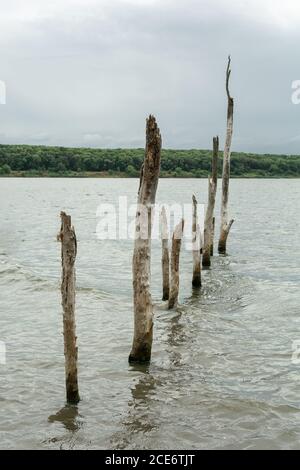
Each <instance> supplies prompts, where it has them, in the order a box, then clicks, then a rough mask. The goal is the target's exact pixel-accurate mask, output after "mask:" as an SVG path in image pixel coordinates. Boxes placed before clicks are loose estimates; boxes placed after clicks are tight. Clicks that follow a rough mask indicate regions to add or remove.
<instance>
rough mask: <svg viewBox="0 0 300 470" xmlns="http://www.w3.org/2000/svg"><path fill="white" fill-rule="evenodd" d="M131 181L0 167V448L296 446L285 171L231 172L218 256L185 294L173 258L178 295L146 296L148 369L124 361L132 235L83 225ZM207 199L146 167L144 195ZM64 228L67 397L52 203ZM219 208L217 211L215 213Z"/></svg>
mask: <svg viewBox="0 0 300 470" xmlns="http://www.w3.org/2000/svg"><path fill="white" fill-rule="evenodd" d="M137 185H138V181H137V180H133V179H130V180H126V179H122V180H117V179H109V180H106V179H100V180H95V179H3V178H2V179H0V214H1V223H0V341H2V342H4V343H5V344H6V349H7V354H6V364H0V447H1V448H2V449H8V448H19V449H23V448H39V449H43V448H44V449H45V448H53V449H57V448H62V449H76V448H84V449H93V448H116V449H124V448H125V449H155V448H156V449H202V448H218V449H220V448H226V449H228V448H242V449H259V448H275V449H278V448H288V449H296V448H300V364H299V365H297V364H295V363H293V362H292V343H293V341H297V340H300V289H299V284H300V243H299V233H300V217H299V214H300V181H299V180H233V181H232V182H231V195H230V197H231V212H232V215H233V216H234V218H235V219H236V222H235V224H234V226H233V228H232V233H231V236H230V242H229V256H227V257H218V256H216V257H215V258H214V260H213V267H212V269H211V270H210V271H206V272H204V275H203V277H204V286H203V289H202V291H201V293H200V294H199V293H198V292H195V291H194V292H193V290H192V288H191V271H192V259H191V253H190V252H189V251H187V250H184V251H183V252H182V258H181V291H180V306H179V307H178V309H177V310H176V311H172V312H168V311H166V309H165V306H164V305H163V304H162V302H161V301H160V297H161V273H160V245H159V243H158V242H155V243H154V246H153V274H152V275H153V279H152V285H153V286H152V288H153V298H154V301H155V333H154V344H153V357H152V362H151V365H150V366H149V367H130V366H129V365H128V363H127V358H128V353H129V351H130V347H131V341H132V327H133V314H132V298H131V295H132V289H131V257H132V241H131V240H121V241H109V240H106V241H100V240H97V238H96V233H95V232H96V226H97V220H98V219H97V218H96V209H97V206H98V205H99V204H100V203H104V202H106V203H109V202H117V200H118V197H119V196H121V195H122V196H124V195H126V196H128V198H129V202H135V200H136V192H137ZM193 192H194V193H195V194H196V195H197V196H198V200H199V202H205V201H206V194H207V182H206V181H205V180H179V179H176V180H161V181H160V184H159V191H158V200H159V201H163V202H174V201H176V202H180V203H185V202H190V199H191V195H192V193H193ZM61 209H65V210H67V211H68V212H70V213H71V214H72V216H73V222H74V225H75V228H76V232H77V237H78V259H77V279H78V293H77V322H78V327H77V332H78V343H79V372H80V392H81V396H82V401H81V402H80V404H79V405H78V407H66V406H65V397H64V356H63V338H62V317H61V307H60V292H59V282H60V246H59V244H58V243H57V242H56V240H55V238H56V233H57V232H58V230H59V225H60V221H59V212H60V210H61ZM217 213H218V211H217Z"/></svg>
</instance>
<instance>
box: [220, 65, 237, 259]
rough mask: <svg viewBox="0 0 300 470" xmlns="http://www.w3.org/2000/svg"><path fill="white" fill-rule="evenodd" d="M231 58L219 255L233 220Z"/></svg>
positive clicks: (222, 250)
mask: <svg viewBox="0 0 300 470" xmlns="http://www.w3.org/2000/svg"><path fill="white" fill-rule="evenodd" d="M230 64H231V58H230V57H229V58H228V66H227V70H226V93H227V99H228V106H227V132H226V142H225V148H224V156H223V177H222V205H221V231H220V239H219V253H221V254H225V253H226V243H227V237H228V234H229V231H230V228H231V226H232V224H233V220H230V221H229V217H228V196H229V180H230V154H231V141H232V133H233V108H234V102H233V98H232V97H231V96H230V92H229V79H230V75H231V69H230Z"/></svg>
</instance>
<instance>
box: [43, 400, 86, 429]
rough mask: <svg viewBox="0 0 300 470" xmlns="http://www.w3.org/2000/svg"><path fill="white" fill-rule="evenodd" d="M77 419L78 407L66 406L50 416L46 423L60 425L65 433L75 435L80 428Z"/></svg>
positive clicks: (78, 416)
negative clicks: (69, 432)
mask: <svg viewBox="0 0 300 470" xmlns="http://www.w3.org/2000/svg"><path fill="white" fill-rule="evenodd" d="M78 418H80V415H79V413H78V407H77V406H75V405H66V406H64V407H63V408H61V410H59V411H58V412H57V413H56V414H54V415H50V416H49V418H48V421H49V423H61V424H63V426H64V427H65V429H66V430H67V431H71V432H73V433H76V432H77V431H78V430H79V429H80V427H81V423H80V420H79V419H78Z"/></svg>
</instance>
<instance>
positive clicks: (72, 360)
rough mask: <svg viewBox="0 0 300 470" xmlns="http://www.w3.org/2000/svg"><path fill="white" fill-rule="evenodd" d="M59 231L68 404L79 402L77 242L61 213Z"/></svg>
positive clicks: (72, 229)
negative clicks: (76, 298) (76, 310)
mask: <svg viewBox="0 0 300 470" xmlns="http://www.w3.org/2000/svg"><path fill="white" fill-rule="evenodd" d="M60 217H61V230H60V233H59V235H58V239H59V240H60V241H61V260H62V282H61V295H62V307H63V327H64V354H65V374H66V393H67V401H68V403H74V404H75V403H78V402H79V400H80V397H79V391H78V378H77V359H78V348H77V345H76V340H77V337H76V323H75V259H76V255H77V241H76V235H75V230H74V228H73V227H72V223H71V217H70V216H69V215H67V214H65V212H61V214H60Z"/></svg>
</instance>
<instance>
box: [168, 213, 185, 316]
mask: <svg viewBox="0 0 300 470" xmlns="http://www.w3.org/2000/svg"><path fill="white" fill-rule="evenodd" d="M183 229H184V220H181V221H180V222H179V224H178V225H176V227H175V230H174V233H173V237H172V251H171V285H170V297H169V305H168V308H169V309H172V308H174V307H176V305H177V302H178V293H179V257H180V249H181V241H182V235H183Z"/></svg>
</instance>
